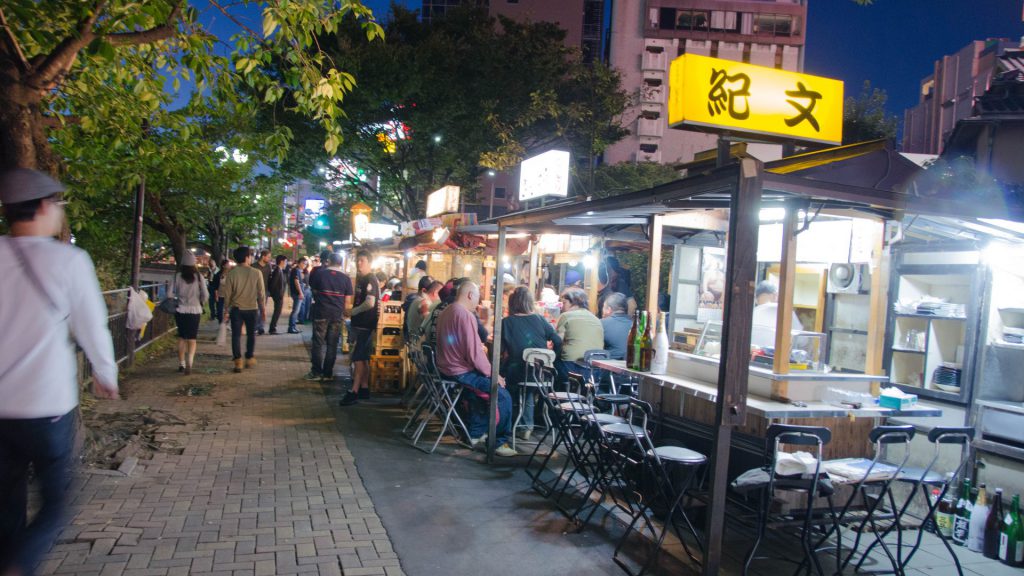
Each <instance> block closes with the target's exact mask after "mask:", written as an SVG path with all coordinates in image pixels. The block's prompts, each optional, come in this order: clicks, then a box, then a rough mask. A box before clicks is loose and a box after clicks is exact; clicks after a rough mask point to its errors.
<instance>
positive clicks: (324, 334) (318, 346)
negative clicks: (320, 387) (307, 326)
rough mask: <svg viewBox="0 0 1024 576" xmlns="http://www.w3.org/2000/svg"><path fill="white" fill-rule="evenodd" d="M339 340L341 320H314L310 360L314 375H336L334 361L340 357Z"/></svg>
mask: <svg viewBox="0 0 1024 576" xmlns="http://www.w3.org/2000/svg"><path fill="white" fill-rule="evenodd" d="M339 339H341V320H313V349H312V352H311V354H310V359H311V360H312V363H313V368H312V372H313V373H314V374H322V375H324V376H333V375H334V360H335V359H336V358H337V357H338V340H339Z"/></svg>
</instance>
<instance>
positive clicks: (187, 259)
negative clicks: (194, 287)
mask: <svg viewBox="0 0 1024 576" xmlns="http://www.w3.org/2000/svg"><path fill="white" fill-rule="evenodd" d="M181 265H182V266H195V265H196V255H195V254H193V253H191V252H185V254H183V255H182V256H181Z"/></svg>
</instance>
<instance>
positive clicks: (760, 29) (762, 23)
mask: <svg viewBox="0 0 1024 576" xmlns="http://www.w3.org/2000/svg"><path fill="white" fill-rule="evenodd" d="M753 16H754V34H758V35H760V36H793V31H794V29H795V27H796V26H795V22H794V18H793V17H792V16H790V15H788V14H754V15H753Z"/></svg>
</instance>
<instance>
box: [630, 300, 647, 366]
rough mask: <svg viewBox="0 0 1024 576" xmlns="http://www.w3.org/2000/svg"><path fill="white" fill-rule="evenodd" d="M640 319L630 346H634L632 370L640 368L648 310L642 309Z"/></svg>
mask: <svg viewBox="0 0 1024 576" xmlns="http://www.w3.org/2000/svg"><path fill="white" fill-rule="evenodd" d="M638 314H639V317H640V320H639V321H638V322H637V325H636V335H635V336H634V337H633V339H632V340H631V342H630V346H631V347H632V348H633V364H632V365H631V366H630V368H631V369H632V370H640V364H641V362H642V360H641V358H642V357H643V340H644V329H645V328H646V327H647V312H644V311H640V312H639V313H638Z"/></svg>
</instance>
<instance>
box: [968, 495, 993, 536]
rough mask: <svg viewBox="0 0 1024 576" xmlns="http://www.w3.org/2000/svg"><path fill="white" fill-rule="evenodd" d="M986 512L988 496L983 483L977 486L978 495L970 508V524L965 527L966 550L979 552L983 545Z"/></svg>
mask: <svg viewBox="0 0 1024 576" xmlns="http://www.w3.org/2000/svg"><path fill="white" fill-rule="evenodd" d="M988 514H989V507H988V498H987V496H986V494H985V484H984V483H983V484H980V485H979V486H978V497H977V498H976V499H975V500H974V506H973V507H972V508H971V524H970V526H969V527H968V529H967V549H968V550H971V551H973V552H981V551H982V549H983V548H984V547H985V523H986V522H988Z"/></svg>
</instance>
